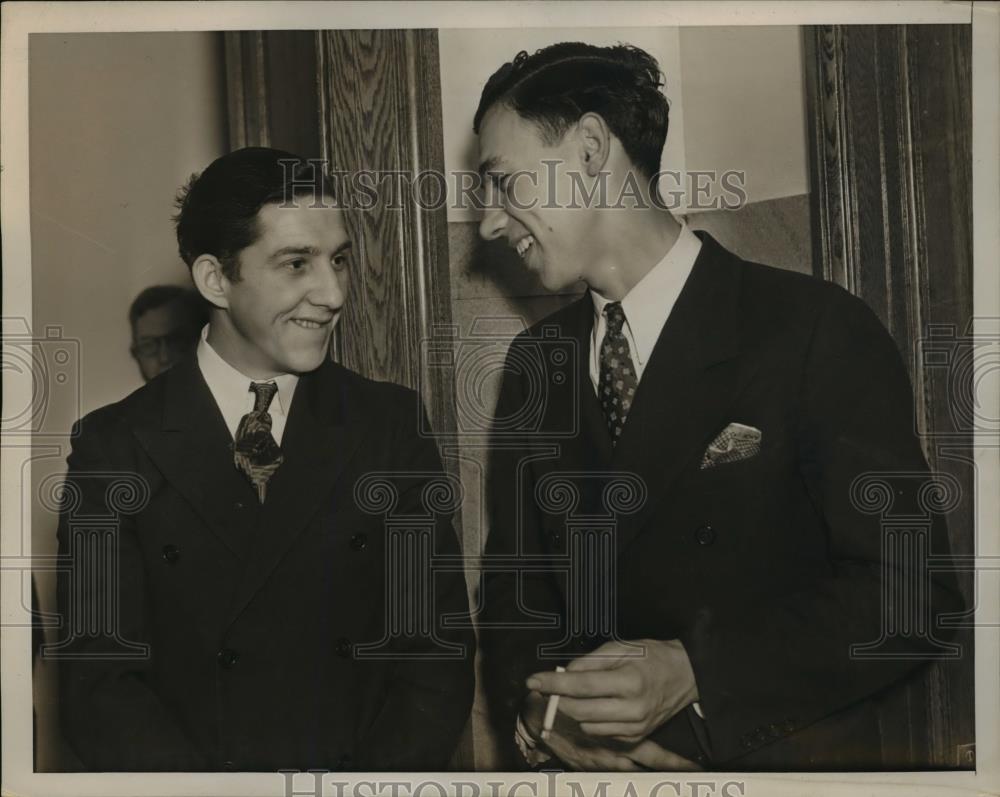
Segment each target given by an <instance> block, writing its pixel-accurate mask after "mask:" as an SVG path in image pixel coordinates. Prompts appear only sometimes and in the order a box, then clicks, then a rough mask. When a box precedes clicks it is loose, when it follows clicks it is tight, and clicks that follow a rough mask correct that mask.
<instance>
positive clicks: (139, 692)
mask: <svg viewBox="0 0 1000 797" xmlns="http://www.w3.org/2000/svg"><path fill="white" fill-rule="evenodd" d="M79 431H80V434H79V436H78V437H76V439H75V441H74V443H73V449H72V452H71V454H70V456H69V458H68V460H67V462H68V472H67V475H66V483H65V488H64V502H63V508H62V511H61V513H60V520H59V529H58V539H59V556H60V562H61V563H62V567H61V568H60V572H59V576H58V581H57V595H58V603H59V611H60V614H61V616H62V618H63V628H62V636H61V638H60V642H61V644H60V647H59V648H58V651H57V652H56V653H54V654H53V656H54V657H55V658H56V660H57V662H58V666H59V683H60V715H61V721H62V729H63V734H64V736H65V737H66V739H67V741H68V742H69V743H70V745H71V746H72V747H73V749H74V751H75V752H76V754H77V755H78V757H79V758H80V760H81V761H82V762H83V763H84V765H85V766H86V767H87V768H88V769H90V770H95V771H165V770H179V771H199V770H203V769H205V767H206V761H205V759H204V757H203V756H202V754H201V753H200V752H199V751H198V750H197V749H196V748H195V747H194V745H193V744H192V743H191V741H190V740H189V739H188V737H187V736H186V735H185V733H184V731H183V730H182V729H181V727H180V726H179V725H178V723H177V721H176V719H175V717H174V716H172V714H171V713H170V712H169V710H168V709H167V708H166V707H165V706H164V704H163V703H162V702H161V701H160V699H159V698H158V697H157V695H156V694H155V692H154V691H153V690H152V689H151V688H150V687H149V684H148V681H147V679H148V675H149V673H150V671H151V668H152V661H153V659H152V656H153V655H155V649H154V647H153V646H151V645H150V642H151V641H152V634H151V632H150V618H149V612H148V606H147V602H146V596H145V585H144V569H143V568H144V565H143V560H142V556H141V553H140V550H139V545H138V542H137V540H136V537H135V528H134V522H133V518H132V517H131V516H130V515H129V514H128V513H127V510H126V511H124V512H122V511H119V510H118V509H116V508H115V507H114V506H109V501H113V500H114V499H113V498H112V496H113V495H114V493H115V490H116V485H118V486H119V487H120V488H121V489H124V490H125V492H126V493H128V492H129V491H130V490H131V489H132V488H130V487H129V486H128V485H129V484H132V485H135V484H136V483H137V481H138V480H140V477H139V476H137V475H136V474H134V473H129V472H127V471H126V470H125V468H123V467H122V466H121V465H117V466H116V464H115V463H113V462H112V461H111V460H110V458H109V457H107V456H106V454H105V451H104V445H103V442H104V441H103V440H102V430H101V427H100V425H99V424H98V423H97V422H96V416H94V415H91V416H88V418H85V419H84V420H83V421H81V422H80V424H79ZM126 503H127V500H126ZM107 518H111V519H112V520H111V523H108V521H107V520H106V519H107ZM102 527H103V528H104V529H105V531H104V532H98V533H97V535H95V534H94V531H95V530H98V529H101V528H102ZM98 540H100V543H98V544H96V545H95V543H97V541H98ZM88 541H89V542H88Z"/></svg>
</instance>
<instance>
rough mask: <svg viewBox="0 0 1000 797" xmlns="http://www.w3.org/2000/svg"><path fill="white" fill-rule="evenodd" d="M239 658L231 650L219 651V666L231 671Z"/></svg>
mask: <svg viewBox="0 0 1000 797" xmlns="http://www.w3.org/2000/svg"><path fill="white" fill-rule="evenodd" d="M239 658H240V657H239V654H238V653H237V652H236V651H235V650H233V649H232V648H223V649H222V650H220V651H219V656H218V659H219V666H220V667H222V668H223V669H224V670H231V669H232V668H233V666H234V665H235V664H236V662H237V661H239Z"/></svg>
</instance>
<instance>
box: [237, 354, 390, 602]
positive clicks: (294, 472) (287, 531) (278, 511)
mask: <svg viewBox="0 0 1000 797" xmlns="http://www.w3.org/2000/svg"><path fill="white" fill-rule="evenodd" d="M342 370H343V369H341V367H340V366H338V365H334V364H333V363H327V364H325V365H324V366H322V367H321V368H319V369H317V370H316V371H313V372H312V373H309V374H306V375H304V376H303V377H302V378H301V379H300V380H299V384H298V386H297V387H296V390H295V396H294V398H293V399H292V406H291V409H290V411H289V414H288V422H287V425H286V427H285V433H284V436H283V438H282V441H281V450H282V452H283V453H284V455H285V459H284V462H283V463H282V465H281V467H279V468H278V469H277V471H275V473H274V475H273V476H272V477H271V479H270V481H269V482H268V485H267V500H266V501H265V502H264V505H263V506H262V507H261V520H260V526H259V529H258V533H257V535H256V544H255V547H254V551H253V555H252V556H251V558H250V561H249V563H248V565H247V568H246V571H245V572H244V575H243V578H242V579H241V582H240V584H239V586H238V588H237V590H236V593H235V595H234V597H233V606H232V612H231V615H230V616H231V618H232V619H235V618H236V617H237V616H238V615H239V613H240V612H241V611H242V610H243V608H244V607H245V606H246V604H247V603H248V602H249V601H250V599H251V598H252V597H253V595H254V593H256V592H257V591H258V590H259V589H260V587H261V586H262V585H263V584H264V582H265V581H266V580H267V578H268V577H269V576H270V574H271V572H272V571H273V570H274V569H275V567H277V566H278V564H279V562H280V561H281V559H282V557H283V556H284V555H285V553H286V552H287V551H288V549H289V548H290V547H291V546H292V544H293V543H294V542H295V541H296V539H298V537H299V536H300V535H301V534H302V532H303V530H304V529H305V527H306V525H307V524H308V522H309V520H310V519H311V518H312V517H313V516H314V515H315V514H316V512H317V511H318V510H319V508H320V506H321V504H322V502H323V501H324V499H326V498H328V497H329V495H330V491H331V489H332V488H333V486H334V484H335V483H336V480H337V477H338V476H339V475H340V474H341V472H342V471H343V469H344V466H345V465H346V464H347V463H348V461H349V460H350V458H351V457H352V455H353V454H354V452H355V451H356V450H357V448H358V446H359V444H360V443H361V441H362V439H363V438H364V435H365V434H366V433H367V431H368V427H369V425H370V422H371V416H370V414H369V412H368V411H367V407H366V406H365V405H364V403H363V402H362V401H360V400H358V397H357V396H355V395H354V394H353V392H352V391H350V390H349V389H348V384H347V381H346V380H345V379H344V378H343V373H342Z"/></svg>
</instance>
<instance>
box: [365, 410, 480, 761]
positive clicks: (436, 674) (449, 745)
mask: <svg viewBox="0 0 1000 797" xmlns="http://www.w3.org/2000/svg"><path fill="white" fill-rule="evenodd" d="M408 397H409V400H408V402H407V403H406V406H405V409H404V410H401V411H400V412H399V415H398V417H400V418H401V419H402V430H401V431H399V433H398V436H397V438H396V440H397V443H398V449H397V451H398V456H399V459H398V460H396V461H397V462H398V465H396V466H395V467H396V468H398V471H399V473H400V476H401V477H402V482H401V485H405V487H401V495H400V499H399V505H398V506H397V508H396V510H395V512H396V513H397V514H399V515H411V516H414V517H420V516H423V515H425V514H426V513H427V500H428V496H427V495H426V493H425V488H426V487H427V486H428V485H429V484H430V483H431V482H432V481H433V480H434V478H435V475H436V474H441V475H442V476H444V475H445V471H444V467H443V465H442V463H441V457H440V455H439V453H438V449H437V445H436V443H435V441H434V439H433V438H432V437H429V436H426V435H423V434H421V433H420V432H419V429H428V428H429V426H428V424H427V419H426V414H425V412H424V409H423V406H422V404H421V403H420V400H419V398H418V397H417V396H416V394H413V393H408ZM414 474H418V476H417V478H415V479H414V478H410V477H411V476H413V475H414ZM433 545H434V554H435V556H437V557H439V560H438V561H444V560H447V559H451V561H452V563H453V565H455V566H453V567H451V568H448V569H441V568H432V569H431V571H430V572H429V573H425V574H424V575H425V576H426V578H427V579H428V582H429V583H430V585H431V593H430V594H431V595H432V603H431V612H432V615H431V616H432V625H431V627H432V628H433V630H434V634H433V636H427V635H420V634H417V635H414V636H413V637H412V638H411V639H409V640H403V641H399V642H398V643H397V650H398V653H399V656H398V658H396V660H395V662H394V665H393V674H392V677H391V679H390V686H389V693H388V695H386V699H385V704H384V709H383V710H382V712H381V713H380V715H379V716H378V717H377V718H376V720H375V722H374V725H373V728H372V730H371V732H370V734H369V735H368V737H367V739H366V743H365V745H364V750H363V751H362V753H361V756H362V759H361V761H359V765H360V768H361V769H366V768H371V769H377V770H380V771H422V770H446V769H447V767H448V764H449V760H450V758H451V756H452V754H453V753H454V751H455V748H456V746H457V744H458V741H459V738H460V737H461V734H462V731H463V730H464V728H465V724H466V721H467V720H468V718H469V714H470V712H471V709H472V698H473V692H474V689H475V669H474V668H475V653H476V640H475V634H474V633H473V631H472V629H471V625H470V618H469V597H468V589H467V587H466V583H465V575H464V572H463V568H462V566H461V561H462V560H461V555H462V551H461V547H460V545H459V541H458V537H457V535H456V534H455V530H454V528H453V526H452V523H451V517H450V516H446V515H438V520H437V522H436V528H435V530H434V543H433ZM423 586H424V585H423V584H420V583H416V584H410V585H409V588H410V589H411V590H413V591H414V592H413V593H412V596H411V598H410V600H413V601H417V600H421V599H422V593H418V592H417V591H418V590H422V589H423ZM446 618H447V622H446Z"/></svg>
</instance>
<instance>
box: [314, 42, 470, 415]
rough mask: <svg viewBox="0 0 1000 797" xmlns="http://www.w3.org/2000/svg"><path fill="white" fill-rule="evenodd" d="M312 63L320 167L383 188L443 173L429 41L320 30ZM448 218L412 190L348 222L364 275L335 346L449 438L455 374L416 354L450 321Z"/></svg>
mask: <svg viewBox="0 0 1000 797" xmlns="http://www.w3.org/2000/svg"><path fill="white" fill-rule="evenodd" d="M318 61H319V71H320V102H321V108H320V114H321V119H322V137H323V157H324V158H325V159H327V161H328V162H329V164H330V166H331V168H332V169H333V170H335V171H338V172H345V173H347V174H349V175H352V176H354V177H355V178H356V179H357V176H358V175H361V174H363V173H368V174H370V175H372V177H371V182H372V184H375V185H378V186H380V188H382V189H383V190H387V189H389V186H390V181H391V179H392V178H390V179H389V180H381V179H380V176H381V175H384V174H386V173H391V172H404V173H405V174H406V175H408V176H409V178H410V181H412V179H413V178H414V177H415V176H416V175H418V174H420V173H422V172H426V171H436V172H437V173H439V174H442V175H443V174H444V154H443V148H442V136H441V128H440V125H441V98H440V88H439V87H440V78H439V74H438V70H439V66H438V51H437V33H436V31H419V30H418V31H414V30H407V31H403V30H373V31H345V30H336V31H325V32H323V33H322V34H321V35H320V42H319V59H318ZM408 182H409V181H408ZM354 193H355V198H356V199H357V200H358V201H357V202H356V204H358V205H361V204H363V203H364V198H363V196H361V195H360V193H359V192H354ZM361 193H363V192H361ZM384 198H385V195H383V199H384ZM445 214H446V209H445V207H444V205H443V203H442V206H441V207H440V208H434V209H424V208H422V207H421V206H420V204H419V203H417V202H415V201H413V195H412V193H411V192H407V193H406V195H405V196H403V197H402V201H401V202H398V204H396V203H394V202H392V201H391V200H390V201H388V202H387V201H380V202H378V203H375V204H374V206H373V207H371V208H368V209H358V210H357V211H356V212H354V213H352V214H350V220H351V224H352V226H353V233H354V240H355V249H356V251H357V252H358V255H359V266H363V267H362V268H359V269H358V277H359V278H358V279H357V280H356V281H355V284H354V285H352V294H351V305H350V307H349V308H348V312H347V317H346V319H345V321H346V324H345V329H344V334H343V335H342V336H341V337H340V339H339V340H338V345H339V350H338V356H339V357H340V359H341V360H342V361H343V362H344V363H345V364H346V365H348V366H349V367H351V368H354V369H356V370H358V371H360V372H361V373H364V374H366V375H368V376H372V377H374V378H378V379H390V380H392V381H395V382H400V383H402V384H406V385H410V386H412V387H420V388H422V390H423V395H424V399H425V401H426V402H427V404H428V411H429V413H430V415H431V421H432V424H433V425H434V427H435V429H439V430H450V429H453V428H454V427H453V426H452V425H451V423H452V421H450V420H449V419H450V418H453V404H454V389H453V387H452V381H451V375H450V374H449V373H447V372H445V371H444V370H442V369H430V370H426V371H421V366H422V363H423V362H425V360H424V359H423V358H421V356H420V350H421V346H422V345H423V340H424V339H425V338H426V337H427V336H428V335H429V334H430V333H431V331H432V328H433V327H434V326H438V325H447V324H450V322H451V296H450V289H449V283H448V228H447V217H446V215H445Z"/></svg>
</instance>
